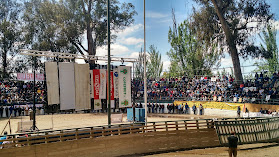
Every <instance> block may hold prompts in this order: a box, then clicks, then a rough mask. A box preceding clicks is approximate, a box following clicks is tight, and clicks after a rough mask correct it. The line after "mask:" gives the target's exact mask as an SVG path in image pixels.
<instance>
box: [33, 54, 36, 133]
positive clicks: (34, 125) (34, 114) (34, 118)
mask: <svg viewBox="0 0 279 157" xmlns="http://www.w3.org/2000/svg"><path fill="white" fill-rule="evenodd" d="M33 60H34V67H33V68H34V69H33V71H34V80H33V81H34V82H33V131H34V130H35V129H36V104H35V103H36V102H35V101H36V100H35V99H36V91H35V90H36V88H35V85H36V57H35V56H34V57H33Z"/></svg>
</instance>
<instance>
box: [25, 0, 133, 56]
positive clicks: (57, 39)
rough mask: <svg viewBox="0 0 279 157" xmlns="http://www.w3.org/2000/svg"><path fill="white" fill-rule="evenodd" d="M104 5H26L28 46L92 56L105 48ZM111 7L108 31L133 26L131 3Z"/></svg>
mask: <svg viewBox="0 0 279 157" xmlns="http://www.w3.org/2000/svg"><path fill="white" fill-rule="evenodd" d="M106 2H107V1H106V0H60V1H53V0H30V1H28V2H26V3H25V14H24V20H25V23H26V35H25V37H26V41H27V43H29V44H31V47H32V48H36V49H43V50H51V51H65V52H72V53H74V52H79V53H81V54H89V55H95V54H96V49H97V47H98V46H103V45H105V44H106V38H107V29H106V26H107V17H106V16H107V8H106ZM110 7H111V8H110V10H111V13H110V16H111V30H114V31H120V30H122V29H124V28H125V27H126V26H129V25H131V24H132V23H133V22H134V19H133V16H134V15H135V14H136V12H135V10H134V6H133V5H132V4H131V3H120V2H119V1H118V0H111V4H110ZM85 33H86V39H85V41H84V35H85ZM114 37H115V36H114ZM83 43H86V44H87V45H83Z"/></svg>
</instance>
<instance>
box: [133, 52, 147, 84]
mask: <svg viewBox="0 0 279 157" xmlns="http://www.w3.org/2000/svg"><path fill="white" fill-rule="evenodd" d="M146 63H147V62H146ZM143 65H144V53H143V52H142V49H141V50H140V52H139V56H138V62H136V65H135V75H136V76H135V77H136V78H137V79H139V80H143V77H144V66H143Z"/></svg>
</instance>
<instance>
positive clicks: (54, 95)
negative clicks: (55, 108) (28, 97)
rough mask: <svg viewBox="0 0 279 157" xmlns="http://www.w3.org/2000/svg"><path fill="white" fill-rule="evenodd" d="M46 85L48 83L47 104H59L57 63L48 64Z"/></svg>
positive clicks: (46, 64)
mask: <svg viewBox="0 0 279 157" xmlns="http://www.w3.org/2000/svg"><path fill="white" fill-rule="evenodd" d="M45 71H46V83H47V90H48V94H47V100H48V101H47V102H48V104H49V105H53V104H59V103H60V101H59V83H58V70H57V63H56V62H46V63H45Z"/></svg>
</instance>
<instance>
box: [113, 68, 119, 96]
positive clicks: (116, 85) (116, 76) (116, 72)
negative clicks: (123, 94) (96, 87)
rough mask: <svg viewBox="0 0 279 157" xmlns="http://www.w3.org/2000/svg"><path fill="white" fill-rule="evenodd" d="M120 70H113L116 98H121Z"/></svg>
mask: <svg viewBox="0 0 279 157" xmlns="http://www.w3.org/2000/svg"><path fill="white" fill-rule="evenodd" d="M118 76H119V74H118V70H117V69H114V70H113V85H114V86H113V87H114V98H119V91H118V90H119V84H118Z"/></svg>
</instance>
